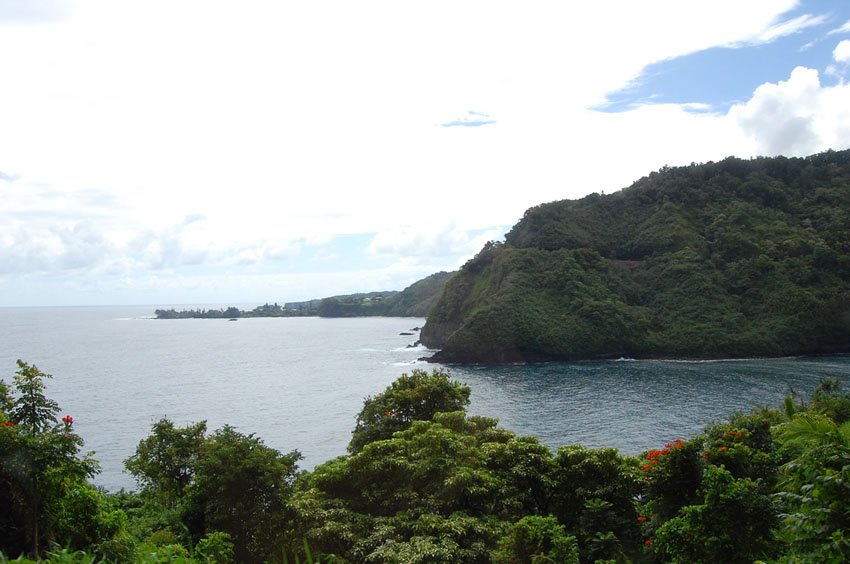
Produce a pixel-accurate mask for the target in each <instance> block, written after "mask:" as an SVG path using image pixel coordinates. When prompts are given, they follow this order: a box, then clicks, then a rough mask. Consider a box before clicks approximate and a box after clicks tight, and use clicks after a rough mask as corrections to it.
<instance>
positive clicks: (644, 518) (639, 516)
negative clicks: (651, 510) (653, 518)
mask: <svg viewBox="0 0 850 564" xmlns="http://www.w3.org/2000/svg"><path fill="white" fill-rule="evenodd" d="M637 520H638V523H643V522H645V521H646V520H647V516H646V515H638V516H637Z"/></svg>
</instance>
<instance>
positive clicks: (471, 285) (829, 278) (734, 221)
mask: <svg viewBox="0 0 850 564" xmlns="http://www.w3.org/2000/svg"><path fill="white" fill-rule="evenodd" d="M422 342H423V343H424V344H426V345H428V346H430V347H434V348H441V349H442V350H441V351H440V353H438V354H437V355H436V357H435V359H436V360H438V361H442V362H483V363H500V362H522V361H533V360H550V359H585V358H602V357H619V356H631V357H692V358H712V357H714V358H716V357H744V356H775V355H790V354H808V353H830V352H838V351H841V352H846V351H848V350H850V151H840V152H834V151H830V152H827V153H822V154H818V155H814V156H811V157H807V158H785V157H777V158H759V159H753V160H742V159H737V158H728V159H725V160H723V161H721V162H717V163H714V162H710V163H707V164H701V165H691V166H687V167H680V168H667V167H665V168H663V169H662V170H660V171H658V172H653V173H652V174H650V175H649V176H647V177H644V178H642V179H640V180H638V181H637V182H635V183H634V184H633V185H632V186H631V187H629V188H626V189H624V190H621V191H619V192H616V193H613V194H609V195H600V194H591V195H589V196H587V197H585V198H582V199H580V200H563V201H558V202H552V203H548V204H543V205H539V206H536V207H534V208H531V209H529V210H528V211H526V213H525V215H524V217H523V218H522V219H521V220H520V221H519V223H517V224H516V225H515V226H514V227H513V228H512V229H511V231H510V232H509V233H508V234H507V236H506V240H505V242H504V243H489V244H488V245H487V246H485V248H484V249H482V251H481V252H480V253H479V254H478V255H477V256H475V257H474V258H473V259H472V260H470V261H469V262H467V263H466V264H465V265H464V267H463V268H462V269H461V271H460V272H459V273H458V274H457V275H456V276H455V277H454V278H452V279H451V280H450V281H449V282H448V284H447V287H446V289H445V291H444V293H443V295H442V297H441V299H440V301H439V302H438V303H437V305H436V306H435V308H434V309H433V310H432V312H431V315H430V316H429V318H428V322H427V323H426V325H425V327H424V328H423V331H422Z"/></svg>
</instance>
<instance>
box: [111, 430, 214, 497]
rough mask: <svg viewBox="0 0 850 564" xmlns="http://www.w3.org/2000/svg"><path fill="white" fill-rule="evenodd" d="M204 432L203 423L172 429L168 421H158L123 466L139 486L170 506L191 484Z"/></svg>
mask: <svg viewBox="0 0 850 564" xmlns="http://www.w3.org/2000/svg"><path fill="white" fill-rule="evenodd" d="M206 432H207V422H206V421H201V422H199V423H193V424H191V425H188V426H186V427H175V426H174V423H172V422H171V421H169V420H168V419H160V420H159V421H157V422H156V423H154V424H153V427H152V428H151V434H150V435H149V436H148V437H147V438H146V439H143V440H142V441H140V442H139V446H137V447H136V453H135V454H134V455H133V456H131V457H129V458H128V459H127V460H125V461H124V466H125V467H126V468H127V471H128V472H130V474H132V475H133V476H134V477H135V478H136V480H137V481H138V482H139V485H140V486H142V487H143V488H148V489H150V490H153V491H155V492H158V493H159V494H161V496H162V498H163V501H164V502H165V503H166V504H172V505H173V504H174V503H176V502H177V501H179V500H180V499H181V498H182V497H183V496H184V495H185V494H186V490H187V489H188V487H189V486H190V485H191V483H192V479H193V478H194V475H195V466H196V464H197V461H198V458H199V457H200V454H201V447H202V446H203V444H204V440H205V436H206Z"/></svg>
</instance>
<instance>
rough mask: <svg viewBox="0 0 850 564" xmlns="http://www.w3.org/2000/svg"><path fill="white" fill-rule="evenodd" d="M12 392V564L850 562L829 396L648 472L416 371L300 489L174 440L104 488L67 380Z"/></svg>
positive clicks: (841, 445) (1, 451)
mask: <svg viewBox="0 0 850 564" xmlns="http://www.w3.org/2000/svg"><path fill="white" fill-rule="evenodd" d="M18 368H19V370H18V372H17V374H16V375H15V377H14V381H13V382H12V384H11V385H10V386H7V385H6V384H4V383H2V382H0V508H2V510H0V561H5V559H4V557H3V556H2V554H3V553H5V554H6V555H8V556H9V557H17V556H18V555H21V556H20V557H19V558H17V559H16V560H13V561H14V562H30V561H31V560H29V559H28V557H44V558H47V559H49V560H50V561H52V562H80V563H83V562H85V563H89V562H97V561H115V562H145V563H160V562H186V563H191V562H233V561H236V562H262V561H269V562H295V561H302V562H303V561H321V562H422V563H424V562H453V563H454V562H502V563H526V562H567V563H569V562H573V563H579V562H647V563H649V562H681V563H701V562H704V563H713V562H752V561H754V560H761V561H765V562H789V563H790V562H844V561H847V560H848V558H850V538H848V533H847V531H850V394H845V393H843V392H842V391H841V389H840V386H839V384H838V382H836V381H824V382H822V383H821V385H820V386H819V387H818V389H817V390H815V391H814V393H813V394H812V396H811V399H810V401H808V402H801V401H800V400H799V398H798V399H795V398H794V397H792V396H789V397H788V398H787V399H786V401H785V404H784V405H783V406H782V410H781V411H780V410H772V409H766V408H765V409H761V410H758V411H755V412H753V413H749V414H737V415H734V416H733V417H731V418H730V419H729V420H728V421H726V422H723V423H718V424H715V425H711V426H710V427H708V428H707V429H705V431H704V433H703V434H702V435H700V436H697V437H694V438H692V439H690V440H675V441H672V442H670V443H668V444H667V445H665V446H663V447H662V448H658V449H655V450H650V451H648V452H646V453H644V454H642V455H640V456H623V455H620V454H619V453H618V452H617V451H616V450H613V449H596V450H591V449H587V448H584V447H581V446H564V447H561V448H559V449H558V450H557V451H556V452H552V451H551V450H550V449H548V448H547V447H545V446H543V445H541V444H540V443H539V442H538V441H537V439H535V438H534V437H522V436H517V435H515V434H514V433H512V432H510V431H508V430H505V429H502V428H500V427H499V426H498V424H497V421H496V420H495V419H490V418H486V417H477V416H469V415H467V414H466V412H465V407H466V405H467V404H468V402H469V392H470V391H469V388H467V387H466V386H463V385H462V384H460V383H458V382H455V381H452V380H451V379H450V378H449V377H448V376H447V375H446V374H445V373H443V372H439V371H435V372H433V373H431V374H428V373H426V372H424V371H419V370H414V371H413V372H412V373H411V374H410V375H409V376H408V375H403V376H402V377H401V378H399V379H398V380H397V381H396V382H394V383H393V384H392V385H391V386H390V387H388V388H387V389H386V390H385V391H384V392H383V393H381V394H378V395H376V396H374V397H370V398H367V399H366V400H365V402H364V406H363V410H362V411H361V413H360V414H359V415H358V417H357V422H356V427H355V429H354V432H353V435H352V440H351V444H350V447H349V451H350V454H349V455H346V456H340V457H338V458H336V459H333V460H330V461H328V462H326V463H324V464H321V465H319V466H318V467H316V468H315V469H314V470H313V471H312V472H298V471H297V467H296V462H297V460H298V458H299V455H298V453H297V452H291V453H288V454H281V453H279V452H277V451H276V450H274V449H271V448H269V447H268V446H266V445H265V444H263V441H262V440H260V439H259V438H257V437H255V436H253V435H244V434H241V433H239V432H238V431H237V430H235V429H233V428H231V427H228V426H225V427H223V428H221V429H219V430H217V431H215V432H212V433H209V432H208V431H207V428H206V424H205V423H204V422H200V423H196V424H192V425H188V426H186V427H177V426H175V425H174V424H173V423H172V422H171V421H168V420H165V419H164V420H161V421H158V422H156V423H155V424H154V425H153V427H152V429H151V434H150V435H149V436H148V437H147V438H145V439H144V440H142V441H141V442H140V443H139V445H138V447H137V449H136V452H135V453H134V454H133V455H132V456H130V457H129V458H128V459H127V461H126V467H127V469H128V471H129V472H130V473H131V474H132V475H133V476H135V477H136V479H137V480H138V484H139V487H140V490H139V492H137V493H127V492H123V491H122V492H119V493H115V494H108V493H106V492H103V491H99V490H97V489H95V488H94V487H92V486H91V485H90V483H89V482H88V479H89V478H90V477H91V476H92V475H93V473H94V472H95V471H96V464H95V463H94V462H93V461H92V460H91V458H90V457H87V456H81V455H80V448H81V446H82V441H81V440H80V438H79V437H78V436H77V435H76V434H75V433H74V430H73V429H74V421H73V418H72V417H71V416H67V415H66V416H65V417H63V418H62V419H61V420H59V419H57V417H58V415H59V413H60V410H59V406H58V405H56V403H55V402H53V401H52V400H50V399H48V398H47V397H46V396H45V395H44V382H45V380H46V379H47V378H49V376H48V375H46V374H43V373H41V372H40V371H39V370H38V369H37V368H36V367H35V366H30V365H28V364H26V363H24V362H20V361H19V363H18Z"/></svg>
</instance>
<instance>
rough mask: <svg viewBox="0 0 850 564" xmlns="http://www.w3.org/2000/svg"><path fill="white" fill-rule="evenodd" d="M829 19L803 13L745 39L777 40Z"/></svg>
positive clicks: (751, 41)
mask: <svg viewBox="0 0 850 564" xmlns="http://www.w3.org/2000/svg"><path fill="white" fill-rule="evenodd" d="M827 21H829V17H828V16H825V15H822V16H813V15H811V14H803V15H801V16H797V17H796V18H792V19H790V20H779V21H777V22H775V23H773V24H772V25H770V26H768V27H767V28H765V29H763V30H761V31H759V32H758V33H757V34H755V36H754V37H753V38H751V39H750V40H747V41H745V43H755V44H759V43H770V42H771V41H775V40H777V39H779V38H780V37H785V36H788V35H793V34H795V33H800V32H801V31H803V30H805V29H808V28H810V27H815V26H819V25H822V24H824V23H826V22H827Z"/></svg>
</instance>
